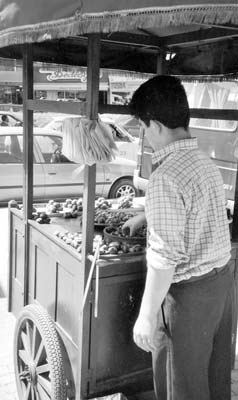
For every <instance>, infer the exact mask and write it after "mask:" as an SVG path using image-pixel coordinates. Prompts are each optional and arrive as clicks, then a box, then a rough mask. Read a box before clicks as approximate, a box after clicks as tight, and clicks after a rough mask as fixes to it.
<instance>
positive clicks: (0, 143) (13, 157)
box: [0, 135, 23, 164]
mask: <svg viewBox="0 0 238 400" xmlns="http://www.w3.org/2000/svg"><path fill="white" fill-rule="evenodd" d="M22 161H23V152H22V148H21V147H20V144H19V141H18V137H17V136H14V135H13V136H10V135H3V136H0V163H5V164H6V163H10V164H12V163H22Z"/></svg>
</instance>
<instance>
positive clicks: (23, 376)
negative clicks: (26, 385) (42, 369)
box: [19, 363, 37, 385]
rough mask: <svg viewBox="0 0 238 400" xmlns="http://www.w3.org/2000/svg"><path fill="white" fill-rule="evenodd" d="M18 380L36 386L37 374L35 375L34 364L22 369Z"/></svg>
mask: <svg viewBox="0 0 238 400" xmlns="http://www.w3.org/2000/svg"><path fill="white" fill-rule="evenodd" d="M19 377H20V380H21V381H24V380H26V381H27V382H31V383H32V384H33V385H36V383H37V374H36V367H35V364H34V363H32V364H30V365H27V366H26V367H25V369H24V371H22V372H21V373H20V374H19Z"/></svg>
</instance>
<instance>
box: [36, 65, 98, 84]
mask: <svg viewBox="0 0 238 400" xmlns="http://www.w3.org/2000/svg"><path fill="white" fill-rule="evenodd" d="M39 72H40V73H41V74H47V76H46V79H47V81H49V82H52V81H59V80H77V81H80V82H82V83H86V82H87V71H86V70H85V71H82V70H80V71H79V70H76V69H72V70H70V71H64V70H60V69H48V68H47V69H45V68H40V69H39ZM102 76H103V72H102V71H100V78H102Z"/></svg>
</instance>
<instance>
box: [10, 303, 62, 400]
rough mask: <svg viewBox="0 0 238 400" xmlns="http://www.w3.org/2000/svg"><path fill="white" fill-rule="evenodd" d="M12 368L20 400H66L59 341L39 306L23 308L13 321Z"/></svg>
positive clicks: (52, 326) (46, 315)
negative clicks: (14, 322)
mask: <svg viewBox="0 0 238 400" xmlns="http://www.w3.org/2000/svg"><path fill="white" fill-rule="evenodd" d="M14 367H15V374H16V384H17V390H18V394H19V399H24V400H66V398H67V397H66V379H65V373H64V367H63V357H62V353H61V346H60V340H59V337H58V333H57V331H56V329H55V326H54V322H53V320H52V319H51V318H50V317H49V315H48V313H47V312H46V310H45V309H44V308H43V307H41V306H36V305H29V306H26V307H25V308H24V309H23V311H22V312H21V314H20V316H19V318H18V320H17V322H16V328H15V336H14Z"/></svg>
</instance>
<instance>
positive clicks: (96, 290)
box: [81, 238, 101, 318]
mask: <svg viewBox="0 0 238 400" xmlns="http://www.w3.org/2000/svg"><path fill="white" fill-rule="evenodd" d="M100 246H101V238H100V239H98V241H97V245H96V248H95V252H94V255H93V256H91V255H90V256H89V257H90V259H91V260H92V264H91V267H90V271H89V275H88V279H87V283H86V287H85V291H84V294H83V304H82V309H81V313H82V312H83V309H84V307H85V303H86V300H87V297H88V292H89V288H90V284H91V281H92V278H93V272H94V268H95V266H96V289H95V307H94V316H95V318H97V316H98V287H99V265H98V263H97V259H98V256H99V249H100ZM89 257H88V258H89Z"/></svg>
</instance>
